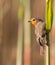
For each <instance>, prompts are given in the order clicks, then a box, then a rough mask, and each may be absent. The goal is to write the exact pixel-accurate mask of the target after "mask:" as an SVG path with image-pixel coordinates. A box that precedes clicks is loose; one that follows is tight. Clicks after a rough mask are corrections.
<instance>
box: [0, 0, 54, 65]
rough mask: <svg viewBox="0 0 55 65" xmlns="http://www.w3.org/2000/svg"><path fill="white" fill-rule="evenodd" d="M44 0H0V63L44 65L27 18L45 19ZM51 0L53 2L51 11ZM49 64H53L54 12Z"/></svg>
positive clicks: (6, 64)
mask: <svg viewBox="0 0 55 65" xmlns="http://www.w3.org/2000/svg"><path fill="white" fill-rule="evenodd" d="M45 3H46V2H45V0H0V65H40V64H41V65H44V63H45V62H44V56H40V47H39V46H38V44H37V43H36V40H35V33H34V27H33V26H32V25H31V24H30V23H28V20H29V19H30V18H34V17H35V18H36V17H38V18H41V19H43V20H45ZM54 11H55V1H54V2H53V12H54ZM50 37H51V40H50V41H51V45H50V46H51V50H50V54H51V55H50V61H51V62H50V63H51V65H54V64H55V62H54V61H55V51H54V49H55V12H54V15H53V26H52V31H51V36H50Z"/></svg>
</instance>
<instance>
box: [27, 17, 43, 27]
mask: <svg viewBox="0 0 55 65" xmlns="http://www.w3.org/2000/svg"><path fill="white" fill-rule="evenodd" d="M28 22H31V23H32V24H33V25H34V26H36V25H37V24H38V23H39V22H43V20H42V19H39V18H32V19H30V20H29V21H28Z"/></svg>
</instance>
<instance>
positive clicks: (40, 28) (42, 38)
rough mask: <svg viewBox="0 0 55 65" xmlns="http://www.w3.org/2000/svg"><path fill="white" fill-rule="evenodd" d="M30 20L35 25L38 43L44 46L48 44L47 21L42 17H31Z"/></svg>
mask: <svg viewBox="0 0 55 65" xmlns="http://www.w3.org/2000/svg"><path fill="white" fill-rule="evenodd" d="M28 22H30V23H31V24H32V25H33V26H34V27H35V35H36V41H37V43H39V44H40V46H42V47H44V45H47V40H46V34H47V32H46V23H45V22H44V21H43V20H42V19H40V18H31V19H30V20H29V21H28Z"/></svg>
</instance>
